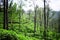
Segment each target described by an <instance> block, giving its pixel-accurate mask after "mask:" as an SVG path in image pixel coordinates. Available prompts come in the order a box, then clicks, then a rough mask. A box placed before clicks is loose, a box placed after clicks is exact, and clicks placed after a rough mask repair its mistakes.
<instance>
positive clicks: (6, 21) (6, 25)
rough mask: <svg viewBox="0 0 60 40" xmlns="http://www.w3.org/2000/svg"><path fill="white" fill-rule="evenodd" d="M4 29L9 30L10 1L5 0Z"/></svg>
mask: <svg viewBox="0 0 60 40" xmlns="http://www.w3.org/2000/svg"><path fill="white" fill-rule="evenodd" d="M3 28H4V29H7V30H8V0H4V27H3Z"/></svg>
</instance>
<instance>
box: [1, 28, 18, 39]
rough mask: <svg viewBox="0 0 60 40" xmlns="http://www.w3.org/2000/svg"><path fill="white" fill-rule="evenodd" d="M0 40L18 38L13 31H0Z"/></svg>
mask: <svg viewBox="0 0 60 40" xmlns="http://www.w3.org/2000/svg"><path fill="white" fill-rule="evenodd" d="M0 40H18V37H17V34H16V33H15V32H13V31H9V30H4V29H0Z"/></svg>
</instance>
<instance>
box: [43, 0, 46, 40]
mask: <svg viewBox="0 0 60 40" xmlns="http://www.w3.org/2000/svg"><path fill="white" fill-rule="evenodd" d="M45 2H46V0H44V33H43V34H44V40H47V38H46V32H47V31H46V30H47V26H46V5H45Z"/></svg>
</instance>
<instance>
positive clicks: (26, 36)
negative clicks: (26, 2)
mask: <svg viewBox="0 0 60 40" xmlns="http://www.w3.org/2000/svg"><path fill="white" fill-rule="evenodd" d="M44 3H45V1H44ZM45 6H46V8H45V7H44V8H41V7H40V8H39V7H37V6H36V7H35V8H34V11H31V10H29V11H28V12H25V11H24V10H23V9H22V4H20V5H19V6H18V8H17V4H16V3H14V4H13V1H11V2H10V4H9V5H8V30H6V29H3V27H4V26H3V25H4V20H3V19H4V11H1V10H0V40H60V31H59V30H60V29H59V28H60V27H59V25H60V17H59V16H58V15H60V14H59V13H60V12H59V11H53V10H52V9H50V8H49V4H47V5H45ZM46 10H47V12H46Z"/></svg>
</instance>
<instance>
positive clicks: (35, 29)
mask: <svg viewBox="0 0 60 40" xmlns="http://www.w3.org/2000/svg"><path fill="white" fill-rule="evenodd" d="M35 32H36V8H35V16H34V36H35Z"/></svg>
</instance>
